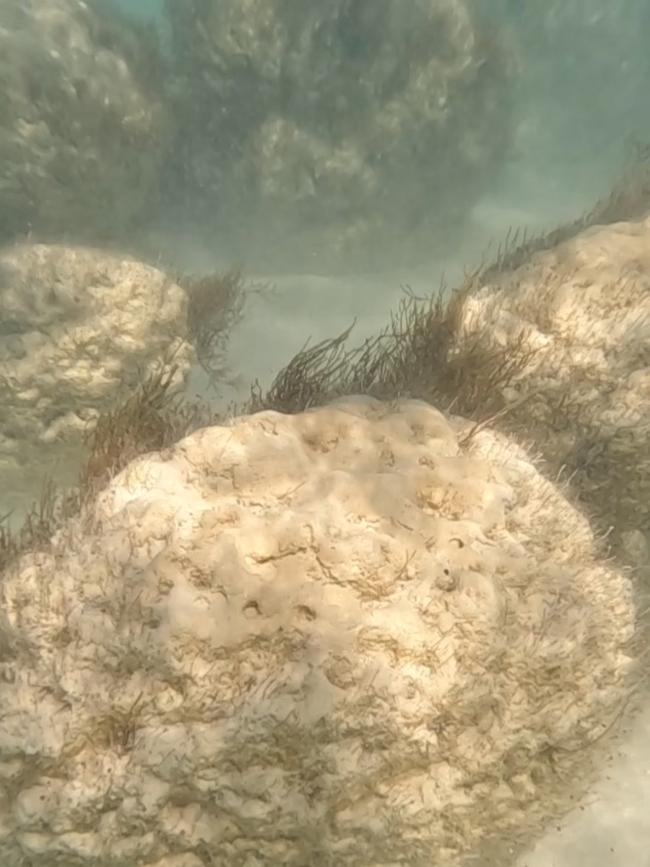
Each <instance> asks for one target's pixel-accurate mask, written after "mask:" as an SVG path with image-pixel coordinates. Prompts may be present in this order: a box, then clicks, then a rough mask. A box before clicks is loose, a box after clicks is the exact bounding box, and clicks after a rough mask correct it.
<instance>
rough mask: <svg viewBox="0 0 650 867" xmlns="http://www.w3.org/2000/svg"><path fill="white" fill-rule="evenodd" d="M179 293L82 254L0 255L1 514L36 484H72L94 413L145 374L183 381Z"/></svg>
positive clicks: (107, 259) (187, 353)
mask: <svg viewBox="0 0 650 867" xmlns="http://www.w3.org/2000/svg"><path fill="white" fill-rule="evenodd" d="M187 303H188V299H187V296H186V293H185V291H184V290H183V289H181V288H180V287H179V286H178V285H176V284H175V283H174V282H173V281H172V280H170V279H169V277H168V276H167V275H166V274H164V273H163V272H161V271H159V270H157V269H156V268H153V267H151V266H149V265H145V264H143V263H141V262H138V261H135V260H133V259H130V258H124V257H120V256H117V255H113V254H110V253H105V252H102V251H99V250H94V249H88V248H83V247H65V246H56V245H52V246H46V245H30V244H25V245H20V246H15V247H7V248H5V249H4V250H0V500H2V506H1V507H0V508H1V509H6V508H7V507H8V506H16V505H17V504H18V503H19V502H23V501H24V500H25V499H27V500H28V501H29V502H31V500H32V499H33V498H34V497H37V496H38V493H39V492H40V489H41V486H42V483H43V476H44V475H46V474H50V475H52V476H54V478H56V479H57V480H58V481H62V482H63V481H66V482H69V481H74V480H75V478H76V473H77V472H78V470H79V465H80V461H81V441H82V437H83V435H84V434H85V433H88V432H90V431H91V430H92V425H93V423H94V420H95V419H96V418H97V416H98V415H99V413H100V412H102V411H105V410H107V409H108V408H109V407H110V406H111V405H112V404H113V402H114V401H115V399H116V397H117V396H118V395H119V394H120V393H124V390H126V389H129V388H130V387H134V386H135V385H137V384H138V383H139V382H140V381H141V380H142V377H143V376H146V375H147V374H148V373H152V372H153V371H154V369H157V366H158V365H159V364H160V360H161V358H163V357H166V358H167V359H168V364H170V365H171V364H172V363H175V364H177V365H178V368H177V370H176V373H175V379H174V383H173V385H174V386H177V385H180V384H181V383H182V381H183V379H184V377H185V375H186V374H187V373H188V371H189V367H190V364H191V361H192V358H193V350H192V348H191V347H190V345H189V343H188V342H187Z"/></svg>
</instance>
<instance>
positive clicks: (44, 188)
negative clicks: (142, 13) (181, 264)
mask: <svg viewBox="0 0 650 867" xmlns="http://www.w3.org/2000/svg"><path fill="white" fill-rule="evenodd" d="M160 81H161V75H160V73H159V70H158V60H157V55H156V48H155V45H154V43H153V42H152V41H151V40H150V39H149V37H148V36H147V34H146V33H144V32H143V31H141V30H139V29H137V28H135V26H127V25H126V24H122V23H121V22H120V20H119V19H118V18H117V16H116V14H115V13H114V12H112V11H111V9H110V6H109V4H103V3H87V2H83V0H2V3H0V93H1V94H2V101H1V103H0V242H2V241H5V240H7V239H10V238H14V237H16V236H20V237H24V236H25V235H27V234H28V233H29V232H30V231H31V230H33V231H34V232H35V233H37V235H38V237H39V240H43V239H47V240H56V241H61V240H66V241H67V240H68V239H70V238H73V239H74V240H75V241H79V240H80V239H81V238H84V239H91V240H93V241H96V240H98V239H99V238H104V237H119V238H124V237H128V236H129V235H128V233H129V232H130V231H131V230H132V229H133V227H134V225H135V224H136V221H137V220H139V219H141V217H142V214H143V213H144V212H145V211H146V210H147V208H148V207H151V206H152V205H153V204H154V203H155V201H156V200H157V196H158V184H159V172H160V167H161V165H162V160H163V155H164V151H165V147H166V144H167V138H166V133H165V130H166V128H167V121H166V110H165V108H164V105H163V99H162V95H161V92H160Z"/></svg>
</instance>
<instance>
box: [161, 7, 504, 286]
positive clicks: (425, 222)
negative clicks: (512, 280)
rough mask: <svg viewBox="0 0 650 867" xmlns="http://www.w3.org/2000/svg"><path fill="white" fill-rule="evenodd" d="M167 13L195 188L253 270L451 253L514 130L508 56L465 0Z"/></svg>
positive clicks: (185, 168)
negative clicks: (264, 265) (259, 260)
mask: <svg viewBox="0 0 650 867" xmlns="http://www.w3.org/2000/svg"><path fill="white" fill-rule="evenodd" d="M169 8H170V15H171V21H172V30H173V39H174V45H175V50H176V56H177V58H178V68H179V76H180V77H179V95H180V103H181V104H180V105H179V109H178V113H177V114H178V117H179V119H180V122H181V129H180V132H179V147H178V154H179V157H180V158H181V162H182V165H181V166H180V169H179V171H180V172H181V178H182V187H183V188H184V189H186V190H187V194H188V200H189V201H190V202H191V205H192V207H194V208H197V206H200V208H201V211H200V212H201V213H202V214H203V220H204V222H205V220H206V219H207V220H208V223H207V228H208V229H209V230H210V231H211V232H214V212H215V210H216V211H217V212H219V213H221V215H222V217H223V220H222V222H223V225H221V226H220V234H223V233H225V235H226V236H228V238H229V242H230V243H232V244H236V243H237V242H239V243H240V244H242V243H243V244H244V245H245V246H244V248H243V249H244V252H245V253H246V261H250V256H251V255H254V254H255V253H257V254H260V255H262V256H263V257H267V258H268V257H273V256H274V254H275V256H276V257H277V258H279V260H280V262H282V263H283V264H284V265H285V267H286V261H287V258H288V257H290V258H291V261H298V262H305V263H314V262H315V263H320V264H323V263H326V264H327V267H328V269H331V268H332V267H334V266H336V265H337V264H338V262H339V259H338V258H337V257H340V256H344V257H349V259H350V260H352V261H359V260H361V261H366V260H368V261H369V262H370V263H371V264H373V263H374V264H375V265H376V264H377V263H378V261H380V260H382V257H384V261H385V259H386V258H388V259H389V260H390V261H391V262H394V259H395V256H396V255H397V256H399V255H402V256H404V257H405V259H406V260H407V261H410V260H411V259H412V257H413V255H416V254H417V251H418V250H419V251H420V254H421V253H422V250H423V249H424V250H425V253H426V254H427V255H428V254H429V253H430V250H431V245H432V244H435V243H436V242H440V243H451V242H452V241H453V239H454V232H455V230H456V229H457V228H458V226H459V223H461V222H462V221H463V220H464V219H465V218H466V216H467V214H468V211H469V209H470V207H471V206H472V205H473V204H474V202H475V201H476V199H477V197H478V196H479V195H480V194H481V193H482V192H483V190H484V189H485V186H486V184H487V183H489V182H490V180H491V177H492V176H493V172H494V170H495V168H496V167H498V166H500V165H501V162H502V160H503V157H504V153H505V151H506V147H507V143H508V141H509V136H510V130H511V123H510V78H509V68H508V61H507V58H506V52H505V50H504V48H503V46H502V45H500V43H499V40H498V39H497V38H495V34H494V32H493V31H492V30H488V29H487V26H486V25H485V23H484V22H483V21H482V20H481V19H478V18H477V17H476V16H475V15H474V13H473V12H472V11H471V10H470V7H469V6H468V4H467V3H466V2H465V0H427V2H425V3H418V4H408V5H407V6H406V7H404V6H403V5H397V4H395V3H392V2H388V0H380V2H377V0H359V2H356V3H349V2H347V0H332V2H329V3H327V4H325V3H321V2H316V0H308V2H302V3H297V4H296V3H294V4H287V3H284V2H282V0H250V2H243V3H242V2H241V0H225V2H224V0H209V2H204V0H189V2H185V3H175V4H169ZM238 224H241V226H243V227H244V232H243V233H242V231H241V230H238ZM386 245H388V249H386ZM276 248H277V249H276ZM346 261H347V259H346Z"/></svg>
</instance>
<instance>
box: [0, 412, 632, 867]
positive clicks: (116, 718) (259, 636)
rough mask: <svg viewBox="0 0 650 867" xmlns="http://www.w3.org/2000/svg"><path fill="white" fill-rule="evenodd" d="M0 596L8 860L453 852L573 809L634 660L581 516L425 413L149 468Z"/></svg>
mask: <svg viewBox="0 0 650 867" xmlns="http://www.w3.org/2000/svg"><path fill="white" fill-rule="evenodd" d="M0 610H1V611H2V621H1V622H0V648H1V649H2V658H1V665H0V673H1V675H2V676H1V678H0V808H1V809H0V816H1V817H2V818H1V820H0V860H1V862H2V864H3V865H6V867H18V865H23V864H24V863H26V862H27V861H28V862H29V863H30V864H31V865H32V867H39V865H49V864H52V863H65V864H70V865H71V864H75V865H84V864H88V865H91V864H92V865H93V867H103V865H106V867H108V865H109V864H114V863H116V859H120V860H121V861H122V862H123V863H125V864H136V863H137V864H141V865H154V864H156V865H159V867H162V865H164V867H171V865H174V867H179V865H183V867H190V865H191V867H199V865H208V864H209V865H212V867H226V865H227V867H244V865H246V867H252V865H260V867H261V865H264V867H275V865H278V864H283V865H294V867H304V865H305V864H314V865H315V864H336V865H337V867H346V865H350V867H352V865H358V864H361V863H363V864H364V865H372V867H380V865H381V867H387V865H397V864H406V863H408V864H413V865H415V864H431V863H435V864H437V865H451V864H459V863H460V859H461V857H462V856H463V855H466V854H476V853H477V852H479V851H480V848H481V845H482V844H483V843H484V842H485V841H486V840H487V839H488V838H490V837H493V836H495V835H496V836H497V837H499V838H508V839H510V840H512V839H513V838H515V837H518V836H519V835H522V834H525V832H526V829H527V828H529V827H530V826H531V825H532V826H534V827H537V825H538V823H541V822H542V821H543V820H544V819H545V818H548V816H549V815H550V814H552V813H553V812H554V810H555V809H556V808H561V807H562V806H566V805H567V804H568V802H569V799H570V797H571V796H572V794H573V793H574V790H573V784H574V783H575V784H577V783H578V782H579V781H580V779H581V778H582V777H581V773H580V771H583V772H584V771H585V767H586V765H587V764H588V757H589V751H588V750H585V747H586V746H587V745H588V744H589V743H590V742H591V741H592V740H594V739H596V738H598V737H599V736H600V735H602V734H603V732H604V731H605V730H606V728H607V727H608V725H609V724H610V722H611V720H612V719H613V718H614V717H615V715H616V714H617V712H618V710H619V709H620V703H621V702H622V701H623V700H624V699H625V698H626V695H627V693H628V689H629V684H628V676H629V675H630V673H631V670H632V669H631V659H630V657H629V655H628V654H629V641H630V639H631V637H632V635H633V632H634V605H633V601H632V594H631V586H630V582H629V579H628V577H627V576H625V575H624V574H621V573H620V572H617V571H616V570H615V568H614V567H613V565H612V563H611V562H609V561H604V560H601V559H600V556H599V550H598V545H597V543H596V542H595V540H594V536H593V533H592V530H591V529H590V526H589V524H588V522H587V520H586V519H585V517H584V516H583V515H581V514H580V513H579V512H577V511H576V510H575V509H574V508H573V507H572V506H571V505H570V504H569V502H568V501H567V500H566V499H565V498H564V496H563V494H562V493H561V492H560V491H559V490H558V489H557V488H556V487H555V486H554V485H553V484H551V483H550V482H549V481H547V480H545V479H544V478H543V477H542V476H541V475H540V473H539V472H538V471H537V469H536V468H535V466H534V465H533V464H532V463H531V461H530V459H529V458H528V457H527V455H526V453H525V452H524V451H523V450H522V449H521V448H520V447H519V446H518V445H517V444H516V443H514V442H513V441H511V440H508V439H507V438H505V437H504V436H502V435H498V434H495V433H493V432H491V431H489V430H487V429H482V430H477V429H475V427H474V426H473V425H471V424H469V423H467V422H464V421H463V420H461V419H453V418H447V417H445V416H443V415H442V414H441V413H440V412H438V411H437V410H436V409H434V408H433V407H431V406H430V405H427V404H425V403H421V402H416V401H410V402H409V401H406V402H399V403H397V404H394V405H387V404H382V403H379V402H378V401H374V400H371V399H369V398H350V399H348V400H346V401H340V402H338V403H336V404H333V405H328V406H325V407H322V408H320V409H314V410H311V411H307V412H303V413H299V414H297V415H293V416H288V415H282V414H280V413H276V412H270V411H267V412H261V413H258V414H254V415H251V416H247V417H242V418H236V419H233V420H232V422H230V423H229V424H227V425H225V426H222V427H208V428H204V429H201V430H199V431H197V432H196V433H194V434H192V435H190V436H189V437H187V438H185V439H182V440H181V441H180V442H178V444H177V445H176V446H174V447H173V448H170V449H168V450H166V451H164V452H160V453H153V454H149V455H147V456H143V457H142V458H140V459H138V460H136V461H134V462H133V463H132V464H130V465H129V466H128V467H127V468H126V469H125V470H124V471H123V472H122V473H120V474H119V475H118V476H117V477H116V478H115V479H114V480H113V481H112V483H111V484H110V485H109V486H108V488H107V489H106V490H105V491H104V492H103V493H102V494H101V495H100V496H99V498H98V499H97V501H96V503H95V504H94V505H93V506H92V508H91V509H90V511H89V512H88V513H86V514H85V515H82V516H80V518H79V519H78V521H76V522H73V523H71V524H69V525H68V526H67V527H65V528H64V529H63V530H61V532H60V533H59V535H58V536H57V537H55V538H54V540H53V543H52V548H51V550H50V551H48V552H44V553H40V554H39V553H33V554H29V555H25V556H23V558H22V559H21V560H20V561H18V562H17V563H16V564H15V567H14V568H13V569H11V570H8V571H7V574H6V575H5V577H4V580H3V581H2V582H0ZM569 779H570V780H571V781H572V783H571V785H569V784H568V783H567V780H569Z"/></svg>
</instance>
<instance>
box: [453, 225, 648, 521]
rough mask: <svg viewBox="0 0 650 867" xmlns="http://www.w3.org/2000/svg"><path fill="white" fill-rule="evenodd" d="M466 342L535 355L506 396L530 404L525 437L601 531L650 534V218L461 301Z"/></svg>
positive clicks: (561, 249)
mask: <svg viewBox="0 0 650 867" xmlns="http://www.w3.org/2000/svg"><path fill="white" fill-rule="evenodd" d="M461 333H462V334H463V339H465V340H466V339H468V338H469V339H471V340H472V341H473V340H475V339H476V337H477V335H480V340H481V341H482V342H483V343H484V344H485V345H486V346H489V347H495V346H501V347H507V349H508V354H509V357H510V358H511V359H512V358H514V357H515V356H516V355H517V354H518V355H519V356H520V357H522V358H523V357H524V356H523V355H522V352H523V353H528V351H529V350H530V349H532V350H534V352H533V354H532V356H531V357H530V358H529V359H528V361H527V363H526V364H525V365H524V367H523V370H522V371H521V372H520V374H519V376H518V381H517V382H515V383H514V384H513V387H512V389H511V390H509V392H508V394H507V395H506V398H507V399H508V400H512V401H515V400H519V399H521V398H522V397H523V396H524V395H529V398H530V399H528V400H527V401H526V403H525V405H523V408H522V412H523V416H524V418H523V422H524V424H525V427H526V432H527V435H528V436H530V437H533V438H534V439H535V442H536V443H538V444H539V447H540V448H541V449H542V451H543V453H544V457H545V458H547V459H548V460H549V461H550V463H551V465H552V466H554V467H556V468H559V467H561V466H564V467H565V468H566V469H565V471H566V473H567V474H573V484H574V485H575V487H576V489H577V490H578V491H579V492H580V494H581V496H582V497H583V498H584V500H585V502H586V503H587V505H588V507H589V508H590V510H592V511H594V512H595V513H596V514H597V515H599V516H600V517H601V518H602V520H603V523H604V524H605V525H610V524H611V525H613V526H614V527H615V528H616V530H617V533H626V532H631V531H639V532H645V533H650V218H649V219H646V220H643V221H640V222H634V223H616V224H614V225H611V226H604V227H595V228H592V229H589V230H587V231H585V232H583V233H581V234H579V235H577V236H576V237H574V238H572V239H570V240H567V241H565V242H564V243H561V244H559V245H558V246H556V247H554V248H552V249H551V250H548V251H544V252H539V253H536V254H534V255H533V256H531V257H530V259H529V260H528V261H527V262H526V263H525V264H523V265H521V266H520V267H519V268H517V269H516V270H514V271H512V272H509V273H505V274H503V273H501V274H497V276H496V277H495V278H494V280H491V281H490V282H488V283H487V285H485V286H484V287H483V288H482V289H481V290H480V291H479V292H478V293H477V294H476V295H473V296H470V297H469V298H468V300H467V301H466V303H465V308H464V315H463V323H462V327H461ZM522 336H523V337H524V343H523V344H522V341H521V338H522Z"/></svg>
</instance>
